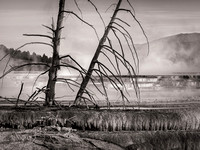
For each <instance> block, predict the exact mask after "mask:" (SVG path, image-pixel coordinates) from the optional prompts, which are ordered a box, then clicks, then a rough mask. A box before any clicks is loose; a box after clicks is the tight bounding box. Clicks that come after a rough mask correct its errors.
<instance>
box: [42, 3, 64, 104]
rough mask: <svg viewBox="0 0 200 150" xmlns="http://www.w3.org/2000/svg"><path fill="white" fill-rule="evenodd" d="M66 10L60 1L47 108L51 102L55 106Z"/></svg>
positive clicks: (54, 33)
mask: <svg viewBox="0 0 200 150" xmlns="http://www.w3.org/2000/svg"><path fill="white" fill-rule="evenodd" d="M64 9H65V0H60V4H59V12H58V18H57V25H56V29H54V25H52V31H53V39H52V43H53V57H52V64H51V67H50V69H49V78H48V83H47V89H46V97H45V105H47V106H49V105H50V102H52V104H53V105H55V84H56V80H57V71H58V69H59V68H60V67H59V65H60V63H59V62H60V56H59V49H60V39H61V31H62V28H63V27H62V24H63V18H64V13H63V11H64ZM52 24H53V23H52Z"/></svg>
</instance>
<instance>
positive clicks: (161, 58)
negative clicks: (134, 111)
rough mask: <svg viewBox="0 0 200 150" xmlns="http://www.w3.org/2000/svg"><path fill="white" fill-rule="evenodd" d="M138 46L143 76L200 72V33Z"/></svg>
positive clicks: (186, 34)
mask: <svg viewBox="0 0 200 150" xmlns="http://www.w3.org/2000/svg"><path fill="white" fill-rule="evenodd" d="M146 47H147V44H141V45H138V46H137V48H138V53H139V55H140V58H141V59H140V60H141V66H140V68H141V69H140V70H141V73H143V74H172V73H175V72H179V73H181V72H184V73H190V72H193V73H199V72H200V33H184V34H183V33H181V34H177V35H173V36H168V37H164V38H161V39H158V40H154V41H152V42H150V53H149V55H148V56H147V55H145V53H146Z"/></svg>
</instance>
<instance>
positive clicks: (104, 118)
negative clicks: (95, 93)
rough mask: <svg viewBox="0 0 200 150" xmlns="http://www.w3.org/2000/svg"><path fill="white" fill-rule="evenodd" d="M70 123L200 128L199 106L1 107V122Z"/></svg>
mask: <svg viewBox="0 0 200 150" xmlns="http://www.w3.org/2000/svg"><path fill="white" fill-rule="evenodd" d="M55 124H57V125H59V126H71V127H73V128H77V129H81V130H93V131H158V130H159V131H167V130H198V129H200V109H197V108H196V109H180V110H126V111H123V110H81V109H80V110H66V111H0V126H2V127H12V128H21V127H24V128H32V127H34V126H38V125H40V126H45V125H55Z"/></svg>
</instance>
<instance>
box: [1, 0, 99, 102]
mask: <svg viewBox="0 0 200 150" xmlns="http://www.w3.org/2000/svg"><path fill="white" fill-rule="evenodd" d="M74 2H75V3H76V6H77V7H78V4H77V2H76V0H74ZM78 9H79V10H80V8H79V7H78ZM65 13H67V14H72V15H74V16H75V17H76V18H78V19H79V20H80V21H81V22H83V23H84V24H86V25H88V26H90V27H91V28H92V29H93V30H94V31H95V34H96V36H97V37H98V35H97V32H96V29H95V28H94V27H93V26H92V25H91V24H89V23H88V22H86V21H84V20H83V19H82V18H80V17H79V16H78V15H77V14H76V13H74V12H73V11H66V10H65V0H60V2H59V11H58V17H57V23H56V26H55V24H54V21H53V19H52V26H51V27H49V26H46V25H43V26H44V27H45V28H47V29H48V30H50V31H51V32H52V36H49V35H44V34H23V35H24V36H30V37H41V38H48V39H50V40H51V43H46V42H29V43H25V44H24V45H22V46H20V47H19V48H17V49H16V50H19V49H21V48H23V47H25V46H27V45H31V44H41V45H46V46H50V47H51V48H52V49H53V56H52V62H51V64H46V63H37V62H36V63H27V64H23V65H20V66H11V68H10V69H9V70H8V71H6V69H7V67H8V64H9V61H10V59H11V57H10V58H9V59H8V61H7V63H6V66H5V69H4V71H3V75H2V76H0V79H2V78H3V77H4V76H5V75H7V74H8V73H10V72H12V71H14V70H17V69H19V68H22V67H25V66H30V67H31V66H33V65H45V66H47V67H48V69H47V70H45V71H44V72H42V73H41V74H40V75H39V76H38V77H37V78H36V80H35V82H36V81H37V79H38V78H39V77H40V76H41V75H44V74H46V73H48V82H47V86H46V87H45V89H44V88H42V89H41V91H43V92H45V104H44V105H45V106H50V105H55V85H56V81H57V80H62V81H64V82H65V83H67V84H68V86H69V87H71V85H73V86H80V85H79V83H78V82H76V81H73V80H70V79H60V78H59V79H58V78H57V71H58V70H59V69H60V67H66V68H71V69H74V70H76V71H78V73H79V74H80V75H81V76H82V78H83V77H84V75H85V74H86V70H85V69H83V68H82V67H81V65H80V64H79V63H78V62H77V61H76V60H75V59H73V58H72V57H71V56H70V55H65V56H62V57H60V55H59V49H60V40H61V31H62V29H63V28H64V27H63V26H62V24H63V18H64V14H65ZM12 55H14V53H13V54H12ZM7 56H8V55H5V56H3V57H2V58H1V60H2V59H4V58H5V57H7ZM63 58H69V59H70V60H71V61H72V62H73V63H75V65H76V66H73V65H71V64H67V63H60V60H61V59H63ZM1 60H0V61H1ZM34 84H35V83H34ZM86 91H87V90H86ZM88 93H89V92H88ZM31 96H32V95H31ZM31 96H30V98H31ZM30 98H29V99H30Z"/></svg>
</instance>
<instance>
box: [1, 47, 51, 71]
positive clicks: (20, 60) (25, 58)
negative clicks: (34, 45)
mask: <svg viewBox="0 0 200 150" xmlns="http://www.w3.org/2000/svg"><path fill="white" fill-rule="evenodd" d="M7 54H8V55H9V56H10V57H11V59H10V64H9V65H11V66H17V65H22V64H25V63H32V62H43V63H48V64H49V63H51V59H52V58H51V57H48V56H46V55H45V54H43V55H42V56H41V55H37V54H36V53H35V52H33V53H32V54H31V53H30V52H29V51H21V50H14V49H13V48H7V47H6V46H4V45H0V56H1V57H0V59H2V58H3V57H4V56H5V55H7ZM6 59H7V60H8V58H5V60H4V62H3V61H2V62H1V64H0V65H1V66H2V67H3V66H4V64H5V62H6ZM45 69H47V68H46V66H31V68H30V66H27V67H23V68H21V69H19V71H20V70H21V71H22V70H23V71H26V70H32V71H42V70H45Z"/></svg>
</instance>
